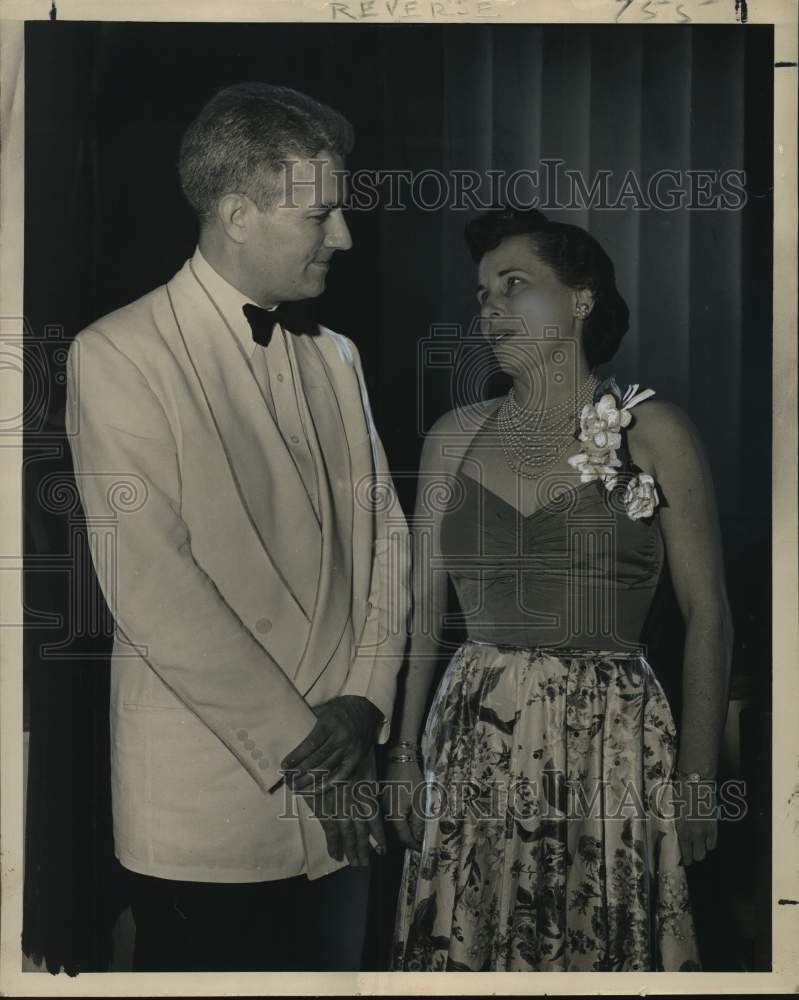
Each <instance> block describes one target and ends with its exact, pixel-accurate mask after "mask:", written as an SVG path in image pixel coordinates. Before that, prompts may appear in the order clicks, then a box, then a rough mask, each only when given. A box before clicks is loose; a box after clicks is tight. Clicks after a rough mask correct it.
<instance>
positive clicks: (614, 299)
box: [465, 207, 630, 368]
mask: <svg viewBox="0 0 799 1000" xmlns="http://www.w3.org/2000/svg"><path fill="white" fill-rule="evenodd" d="M465 235H466V243H467V244H468V246H469V250H470V252H471V255H472V258H473V259H474V260H475V262H476V263H479V262H480V260H481V259H482V257H483V255H484V254H486V253H488V251H489V250H494V249H496V247H498V246H499V244H500V243H501V242H502V240H504V239H505V238H506V237H508V236H518V235H522V236H527V237H528V238H529V240H530V243H531V244H532V246H533V249H534V251H535V253H536V254H537V255H538V256H539V257H540V258H541V260H542V261H544V263H545V264H548V265H549V266H550V267H551V268H552V270H553V271H554V272H555V274H556V275H557V277H558V279H559V281H560V282H561V283H562V284H564V285H566V286H567V288H573V289H579V288H588V289H590V291H591V292H592V293H593V296H594V308H593V309H592V310H591V314H590V316H589V317H588V318H587V319H586V320H585V323H584V325H583V350H584V351H585V354H586V358H587V360H588V364H589V365H590V366H591V367H592V368H594V367H596V365H601V364H603V362H605V361H610V359H611V358H612V357H613V355H614V354H615V353H616V351H617V349H618V346H619V344H620V343H621V338H622V337H623V336H624V334H625V333H626V332H627V330H628V329H629V326H630V310H629V309H628V308H627V303H626V302H625V301H624V299H623V298H622V297H621V295H620V294H619V292H618V289H617V288H616V275H615V271H614V269H613V262H612V261H611V259H610V257H608V255H607V254H606V253H605V251H604V250H603V249H602V247H601V246H600V245H599V243H597V241H596V240H595V239H594V237H593V236H591V235H590V234H589V233H587V232H586V231H585V230H584V229H580V227H579V226H570V225H568V224H567V223H564V222H552V221H550V220H549V219H548V218H547V217H546V216H545V215H544V213H543V212H539V211H538V210H537V209H517V208H506V207H502V208H495V209H490V210H488V211H487V212H483V213H481V214H480V215H479V216H478V217H477V218H476V219H472V220H471V221H470V222H469V223H467V225H466V233H465Z"/></svg>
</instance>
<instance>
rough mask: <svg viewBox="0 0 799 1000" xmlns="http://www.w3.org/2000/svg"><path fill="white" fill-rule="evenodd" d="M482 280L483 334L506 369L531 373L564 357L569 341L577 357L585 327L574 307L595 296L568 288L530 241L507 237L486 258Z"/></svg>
mask: <svg viewBox="0 0 799 1000" xmlns="http://www.w3.org/2000/svg"><path fill="white" fill-rule="evenodd" d="M478 281H479V284H478V289H477V300H478V302H479V303H480V316H481V319H482V330H483V336H484V337H485V338H486V340H488V342H489V343H490V344H491V348H492V350H493V352H494V355H495V356H496V359H497V362H498V363H499V366H500V368H502V370H503V371H505V372H507V373H508V374H511V375H514V374H518V373H519V372H520V371H526V372H530V371H531V366H532V367H533V368H537V367H538V366H540V365H541V364H542V363H545V364H546V363H547V360H548V358H549V356H550V355H551V354H552V352H553V350H554V349H556V348H560V349H561V353H563V350H562V349H563V348H564V347H565V346H566V345H567V344H568V342H569V340H570V339H571V342H572V345H573V348H574V351H572V350H568V351H567V353H568V354H570V355H571V356H572V357H576V353H575V352H576V350H577V349H579V334H580V331H579V329H578V327H582V323H579V322H578V321H577V320H575V314H574V313H575V308H576V306H577V303H578V302H579V301H583V300H586V301H588V302H589V303H590V293H587V292H577V291H575V290H574V289H572V288H568V287H567V286H566V285H563V284H562V283H561V282H560V280H559V278H558V277H557V275H556V274H555V272H554V271H553V270H552V268H551V267H550V266H549V265H548V264H546V263H544V261H543V260H541V258H540V257H539V256H538V254H537V253H536V252H535V249H534V247H533V244H532V242H531V241H530V240H529V238H528V237H526V236H524V235H517V236H507V237H506V238H505V239H504V240H502V242H501V243H500V244H499V246H498V247H495V249H493V250H489V251H488V253H486V254H484V255H483V258H482V260H481V261H480V266H479V270H478ZM586 297H587V298H586ZM550 345H551V347H550Z"/></svg>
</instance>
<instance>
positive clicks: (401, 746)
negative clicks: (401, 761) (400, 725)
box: [390, 740, 421, 751]
mask: <svg viewBox="0 0 799 1000" xmlns="http://www.w3.org/2000/svg"><path fill="white" fill-rule="evenodd" d="M395 748H396V749H398V750H414V751H418V750H421V746H420V745H419V744H418V743H414V742H413V741H412V740H397V742H396V743H392V744H391V747H390V749H391V750H394V749H395Z"/></svg>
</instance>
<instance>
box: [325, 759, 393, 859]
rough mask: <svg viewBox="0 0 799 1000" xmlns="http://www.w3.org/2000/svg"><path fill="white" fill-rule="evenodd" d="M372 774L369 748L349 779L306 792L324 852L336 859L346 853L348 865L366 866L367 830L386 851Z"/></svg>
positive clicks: (367, 854)
mask: <svg viewBox="0 0 799 1000" xmlns="http://www.w3.org/2000/svg"><path fill="white" fill-rule="evenodd" d="M375 774H376V770H375V759H374V751H373V750H372V751H371V752H370V753H369V754H367V756H366V757H365V758H364V759H363V760H362V761H361V763H360V764H359V766H358V767H357V768H356V770H355V772H354V774H353V776H352V777H351V778H350V780H348V781H342V782H338V783H337V784H336V785H334V786H333V787H328V790H327V791H324V792H321V793H320V794H318V795H314V796H311V795H307V798H308V799H309V801H310V802H311V808H312V809H313V812H314V815H315V816H316V818H317V819H318V820H319V822H320V824H321V826H322V829H323V830H324V833H325V839H326V840H327V853H328V854H329V855H330V857H331V858H334V859H335V860H336V861H342V860H343V859H344V857H345V856H346V858H347V861H349V863H350V864H351V865H355V866H356V867H365V866H367V865H368V864H369V835H370V834H371V836H372V838H373V840H374V842H375V845H376V846H375V850H376V851H378V853H380V854H384V853H385V851H386V838H385V834H384V833H383V824H382V822H381V819H380V805H379V799H378V794H377V781H376V780H375Z"/></svg>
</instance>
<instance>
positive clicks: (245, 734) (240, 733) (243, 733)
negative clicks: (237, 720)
mask: <svg viewBox="0 0 799 1000" xmlns="http://www.w3.org/2000/svg"><path fill="white" fill-rule="evenodd" d="M249 735H250V734H249V733H248V732H247V730H246V729H240V730H239V731H238V732H237V733H236V736H238V738H239V739H240V740H246V739H247V737H248V736H249Z"/></svg>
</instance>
